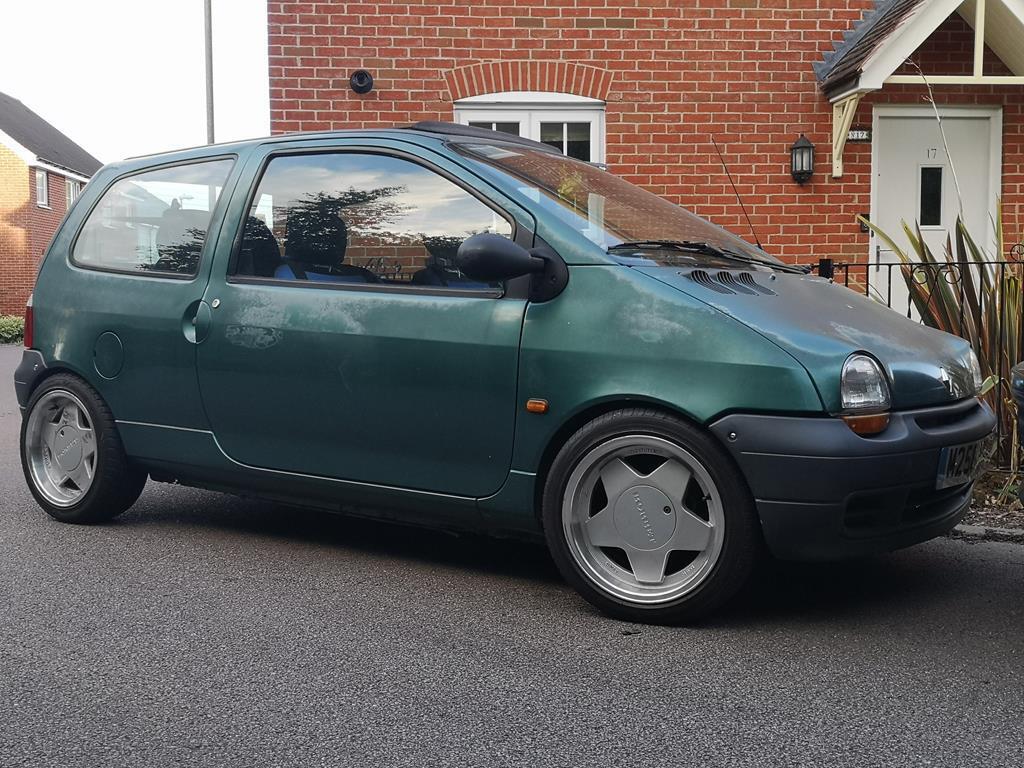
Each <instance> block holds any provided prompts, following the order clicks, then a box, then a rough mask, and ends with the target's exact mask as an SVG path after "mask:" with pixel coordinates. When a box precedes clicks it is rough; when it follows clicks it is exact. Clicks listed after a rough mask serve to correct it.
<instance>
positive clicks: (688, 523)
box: [542, 409, 760, 623]
mask: <svg viewBox="0 0 1024 768" xmlns="http://www.w3.org/2000/svg"><path fill="white" fill-rule="evenodd" d="M542 515H543V523H544V532H545V536H546V538H547V542H548V546H549V548H550V550H551V552H552V555H553V557H554V559H555V562H556V563H557V565H558V567H559V569H560V570H561V572H562V574H563V575H564V576H565V578H566V579H567V580H568V581H569V582H570V583H571V584H572V585H573V586H574V587H576V589H577V590H578V591H579V592H580V593H581V594H582V595H583V596H584V597H585V598H586V599H587V600H589V601H590V602H591V603H592V604H594V605H595V606H597V607H598V608H600V609H601V610H603V611H605V612H606V613H608V614H610V615H612V616H615V617H618V618H621V619H625V620H628V621H641V622H653V623H683V622H687V621H692V620H694V619H697V618H699V617H701V616H704V615H706V614H707V613H709V612H711V611H713V610H714V609H716V608H718V607H719V606H721V605H722V604H723V603H724V602H726V601H727V600H728V599H729V598H731V597H732V596H733V595H734V594H735V593H736V592H737V591H738V590H739V589H740V587H741V586H742V585H743V583H744V582H745V581H746V579H747V578H748V576H749V574H750V572H751V569H752V567H753V565H754V562H755V560H756V557H757V555H758V553H759V550H760V528H759V525H758V521H757V516H756V512H755V510H754V505H753V499H752V498H751V495H750V492H749V490H748V489H747V485H746V482H745V481H744V478H743V477H742V475H741V474H740V472H739V471H738V470H737V469H736V467H735V466H734V465H733V463H732V461H731V459H730V458H729V457H728V455H727V454H726V453H725V452H724V451H723V450H722V448H721V446H719V445H718V443H717V442H716V441H715V439H714V438H713V437H711V436H710V435H708V434H706V433H704V432H702V431H700V430H699V429H697V428H695V427H693V426H691V425H690V424H688V423H686V422H684V421H682V420H680V419H677V418H674V417H672V416H669V415H667V414H664V413H662V412H659V411H655V410H649V409H626V410H620V411H615V412H612V413H608V414H605V415H603V416H600V417H598V418H596V419H595V420H594V421H591V422H590V423H589V424H587V425H585V426H584V427H582V428H581V429H580V430H579V431H577V432H576V433H575V434H574V435H573V436H572V437H570V438H569V440H568V441H567V442H566V444H565V445H564V446H563V447H562V449H561V451H559V453H558V455H557V456H556V457H555V460H554V461H553V463H552V465H551V469H550V471H549V473H548V477H547V481H546V483H545V487H544V496H543V509H542Z"/></svg>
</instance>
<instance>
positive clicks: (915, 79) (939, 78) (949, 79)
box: [885, 75, 1024, 85]
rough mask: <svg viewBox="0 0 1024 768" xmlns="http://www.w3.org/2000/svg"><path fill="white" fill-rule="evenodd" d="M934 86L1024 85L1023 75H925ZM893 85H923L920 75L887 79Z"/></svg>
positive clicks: (895, 76)
mask: <svg viewBox="0 0 1024 768" xmlns="http://www.w3.org/2000/svg"><path fill="white" fill-rule="evenodd" d="M925 78H927V80H928V82H929V83H931V84H932V85H1024V77H1022V76H1021V75H925ZM885 82H886V83H887V84H891V85H923V84H924V80H923V79H922V78H921V76H920V75H892V76H891V77H887V78H886V79H885Z"/></svg>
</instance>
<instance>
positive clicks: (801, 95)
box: [268, 0, 1024, 260]
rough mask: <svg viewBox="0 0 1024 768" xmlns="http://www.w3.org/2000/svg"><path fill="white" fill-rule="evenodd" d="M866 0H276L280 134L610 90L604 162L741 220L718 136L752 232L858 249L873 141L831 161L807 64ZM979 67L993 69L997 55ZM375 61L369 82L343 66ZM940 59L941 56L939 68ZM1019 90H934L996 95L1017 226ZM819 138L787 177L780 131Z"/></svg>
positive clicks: (955, 40) (785, 137)
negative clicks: (470, 99)
mask: <svg viewBox="0 0 1024 768" xmlns="http://www.w3.org/2000/svg"><path fill="white" fill-rule="evenodd" d="M870 6H872V2H871V0H852V1H851V2H847V3H838V2H835V1H834V0H832V1H831V2H829V1H826V0H700V2H699V3H685V4H683V3H679V2H675V0H628V1H626V0H546V1H542V0H517V1H516V2H512V0H472V2H469V1H468V0H441V2H440V3H438V2H426V1H423V2H415V1H413V2H379V3H354V2H349V3H346V2H284V1H281V0H270V2H269V3H268V9H269V53H270V98H271V124H272V128H273V130H274V132H276V133H280V132H286V131H298V130H322V129H330V128H352V127H369V126H382V125H390V124H395V123H404V122H410V121H415V120H451V119H452V115H453V112H452V110H453V107H452V100H453V99H455V98H459V97H461V96H468V95H476V94H480V93H487V92H493V91H499V90H557V91H568V92H571V93H576V94H578V95H590V96H595V97H597V98H601V99H604V100H605V101H606V103H607V110H606V120H607V144H606V156H607V160H608V164H609V167H610V169H611V170H612V171H613V172H615V173H617V174H620V175H622V176H624V177H626V178H628V179H629V180H631V181H634V182H636V183H639V184H641V185H643V186H645V187H646V188H648V189H651V190H652V191H654V192H657V193H659V194H662V195H664V196H666V197H668V198H669V199H671V200H673V201H675V202H678V203H681V204H683V205H685V206H687V207H689V208H691V209H693V210H695V211H696V212H698V213H700V214H702V215H704V216H707V217H709V218H711V219H712V220H714V221H715V222H717V223H720V224H722V225H724V226H726V227H729V228H732V229H735V230H736V231H737V232H739V233H741V234H746V226H745V224H744V223H743V219H742V214H741V212H740V208H739V206H738V205H737V204H736V200H735V197H734V195H733V193H732V190H731V188H730V186H729V183H728V180H727V178H726V176H725V174H724V173H723V171H722V168H721V165H720V163H719V160H718V157H717V155H716V154H715V152H714V149H713V147H712V144H711V140H710V139H711V136H712V135H714V136H715V137H716V138H717V141H718V143H719V145H720V146H721V147H722V148H723V151H724V154H725V157H726V160H727V161H728V163H729V165H730V167H731V168H732V170H733V173H734V176H735V178H736V181H737V184H738V186H739V189H740V192H741V193H742V194H743V196H744V199H745V201H746V202H747V205H748V208H749V209H750V212H751V218H752V220H753V222H754V225H755V227H756V228H757V231H758V234H759V236H760V238H761V240H762V242H763V243H764V244H765V245H766V247H767V248H768V249H769V250H770V251H771V252H773V253H776V254H779V255H783V256H786V257H788V258H791V259H800V260H809V259H814V258H817V257H818V256H824V255H828V256H833V257H837V258H864V257H865V256H866V254H867V248H868V244H867V236H866V235H865V234H863V233H861V232H860V230H859V226H858V225H857V223H856V218H855V217H856V215H857V214H858V213H860V212H863V211H867V210H869V208H870V157H871V155H870V145H867V144H851V145H848V147H847V150H846V155H845V166H846V174H845V176H844V178H842V179H835V180H834V179H832V178H831V176H830V170H831V167H830V157H829V148H830V144H831V129H832V113H831V105H830V104H829V103H828V102H827V100H826V99H825V98H824V97H823V96H822V95H821V93H820V92H819V90H818V88H817V85H816V83H815V79H814V74H813V70H812V66H811V65H812V63H813V62H815V61H818V60H819V59H820V58H821V55H822V53H823V52H824V51H826V50H828V49H830V48H831V46H832V45H833V42H834V41H835V40H836V39H838V38H839V37H840V36H841V35H842V33H844V32H845V31H847V30H848V29H849V27H850V26H851V25H852V24H853V23H854V22H855V21H856V20H857V19H859V18H860V17H861V14H862V12H863V11H864V10H865V9H866V8H868V7H870ZM966 29H967V27H966V24H964V23H963V22H962V21H961V20H959V19H958V18H954V19H952V20H950V21H949V22H947V23H946V24H944V25H943V26H942V27H941V28H940V29H939V30H938V31H937V32H936V35H934V36H933V38H932V39H930V40H929V41H928V42H926V43H925V45H924V46H922V49H921V51H919V52H918V54H917V55H918V56H919V57H920V58H921V60H922V66H923V67H924V68H925V71H932V70H933V68H935V70H934V71H937V68H939V67H944V66H947V65H949V63H950V62H953V61H955V62H958V63H959V64H958V66H961V67H964V66H969V63H968V62H970V60H971V51H970V47H971V36H970V34H969V32H967V31H966ZM987 61H988V63H987V69H988V71H1000V69H999V68H1000V67H1001V65H1000V64H999V62H998V61H997V60H995V59H994V57H992V56H991V54H990V55H989V56H988V59H987ZM361 67H363V68H366V69H369V70H370V71H371V72H372V73H373V75H374V78H375V80H376V83H375V88H374V90H373V91H372V92H371V93H369V94H366V95H364V96H358V95H356V94H354V93H352V91H351V90H349V87H348V77H349V74H350V73H351V72H352V71H353V70H354V69H358V68H361ZM943 71H945V70H943ZM923 92H924V91H923V89H922V88H918V87H907V86H901V87H898V88H894V87H891V86H887V87H886V88H885V89H884V91H883V92H881V93H879V94H876V95H875V96H872V97H871V98H869V99H866V100H865V102H864V103H863V104H862V106H861V108H860V110H859V113H858V115H857V122H858V123H866V124H870V122H871V105H872V104H874V103H881V102H902V103H920V102H921V98H922V95H923ZM1022 93H1024V89H1021V88H1019V87H1017V88H1009V87H1004V88H992V87H984V88H969V89H968V88H954V87H941V88H936V96H937V100H938V101H939V102H941V103H978V104H999V105H1003V106H1004V108H1005V111H1004V133H1005V137H1006V146H1005V148H1004V160H1003V163H1004V167H1003V178H1004V190H1003V195H1004V205H1005V209H1006V223H1007V227H1008V229H1009V230H1010V236H1011V237H1016V238H1017V239H1020V232H1021V227H1022V225H1024V211H1022V207H1024V184H1022V169H1024V165H1022V160H1024V111H1022V108H1024V95H1022ZM800 133H805V134H806V135H807V136H808V137H809V138H810V139H811V140H812V141H813V142H814V143H815V145H816V146H817V163H816V166H817V167H816V173H815V175H814V178H813V179H812V180H811V181H810V182H809V183H808V184H806V185H804V186H803V187H800V186H798V185H796V184H795V183H794V182H793V181H792V179H791V178H790V176H789V154H788V147H789V145H790V144H791V143H792V142H793V141H794V139H795V138H796V137H797V136H798V135H799V134H800Z"/></svg>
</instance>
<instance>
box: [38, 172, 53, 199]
mask: <svg viewBox="0 0 1024 768" xmlns="http://www.w3.org/2000/svg"><path fill="white" fill-rule="evenodd" d="M46 175H47V174H46V171H44V170H43V169H42V168H36V205H38V206H39V207H40V208H47V207H49V205H50V190H49V187H48V185H47V179H46Z"/></svg>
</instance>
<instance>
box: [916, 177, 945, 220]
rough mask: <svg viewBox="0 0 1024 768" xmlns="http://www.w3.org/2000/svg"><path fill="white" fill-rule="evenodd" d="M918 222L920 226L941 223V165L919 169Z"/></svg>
mask: <svg viewBox="0 0 1024 768" xmlns="http://www.w3.org/2000/svg"><path fill="white" fill-rule="evenodd" d="M918 223H920V225H921V226H922V227H929V226H931V227H935V226H940V225H941V224H942V167H941V166H939V167H934V168H922V169H921V206H920V215H919V217H918Z"/></svg>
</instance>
